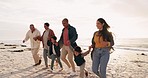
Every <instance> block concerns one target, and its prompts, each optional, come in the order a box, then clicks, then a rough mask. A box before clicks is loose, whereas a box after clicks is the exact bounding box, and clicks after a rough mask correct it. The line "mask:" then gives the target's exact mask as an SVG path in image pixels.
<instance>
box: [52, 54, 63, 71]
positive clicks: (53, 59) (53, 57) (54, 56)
mask: <svg viewBox="0 0 148 78" xmlns="http://www.w3.org/2000/svg"><path fill="white" fill-rule="evenodd" d="M56 58H57V61H58V63H59V65H60V67H61V68H63V66H62V63H61V61H60V57H57V56H56V55H54V54H52V55H51V59H52V61H51V70H53V66H54V61H55V59H56Z"/></svg>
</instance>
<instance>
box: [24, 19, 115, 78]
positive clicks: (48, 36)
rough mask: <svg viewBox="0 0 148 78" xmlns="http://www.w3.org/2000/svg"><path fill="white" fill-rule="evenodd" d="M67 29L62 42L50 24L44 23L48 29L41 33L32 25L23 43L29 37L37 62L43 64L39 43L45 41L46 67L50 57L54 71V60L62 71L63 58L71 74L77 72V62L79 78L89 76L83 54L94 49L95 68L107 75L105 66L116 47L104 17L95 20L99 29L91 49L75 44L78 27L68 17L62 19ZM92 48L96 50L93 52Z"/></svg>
mask: <svg viewBox="0 0 148 78" xmlns="http://www.w3.org/2000/svg"><path fill="white" fill-rule="evenodd" d="M62 24H63V26H64V28H63V29H62V33H61V36H60V39H59V41H57V37H56V36H55V34H54V32H53V30H52V29H50V28H49V23H44V28H45V31H44V32H43V34H42V35H41V34H40V31H39V30H38V29H36V28H35V27H34V25H33V24H31V25H30V30H29V31H28V32H27V34H26V37H25V39H24V40H23V43H24V42H26V41H27V40H28V39H30V43H31V52H32V56H33V58H34V62H35V65H34V66H37V65H40V64H41V57H40V56H39V55H38V52H39V48H40V42H41V41H42V44H43V58H44V62H45V66H46V68H48V66H49V65H48V58H50V59H51V66H50V69H51V71H53V70H54V68H53V66H54V61H56V62H57V63H59V66H60V70H63V66H62V62H61V61H60V60H62V61H63V62H64V63H65V64H66V65H67V67H68V71H70V70H71V73H70V74H71V75H75V72H76V70H75V64H76V65H77V66H79V67H80V75H79V77H80V78H84V77H85V75H86V76H88V72H87V71H86V70H85V64H86V61H85V59H84V56H86V55H88V54H89V53H90V52H91V58H92V71H93V72H94V73H95V74H96V75H97V76H98V77H100V78H106V68H107V64H108V61H109V57H110V50H111V49H113V47H112V46H113V45H114V39H113V36H112V33H111V32H109V31H108V29H109V28H110V26H109V25H108V24H107V23H106V21H105V20H104V19H103V18H99V19H98V20H97V21H96V26H97V28H98V31H96V32H95V33H94V35H93V37H92V45H90V46H89V47H88V51H86V52H82V50H81V47H79V46H78V45H77V43H76V40H77V39H78V34H77V31H76V29H75V27H73V26H71V25H70V24H69V21H68V19H67V18H64V19H63V20H62ZM91 49H93V50H92V51H91Z"/></svg>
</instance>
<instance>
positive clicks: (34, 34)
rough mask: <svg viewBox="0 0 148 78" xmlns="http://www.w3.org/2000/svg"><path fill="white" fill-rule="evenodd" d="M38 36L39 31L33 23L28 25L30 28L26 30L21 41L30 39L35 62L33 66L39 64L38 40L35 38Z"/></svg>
mask: <svg viewBox="0 0 148 78" xmlns="http://www.w3.org/2000/svg"><path fill="white" fill-rule="evenodd" d="M39 36H40V31H39V30H37V29H36V28H35V27H34V25H33V24H31V25H30V30H29V31H28V32H27V34H26V37H25V39H24V40H23V43H24V42H26V41H28V40H29V39H30V43H31V52H32V56H33V59H34V62H35V65H34V66H37V65H40V64H41V57H40V56H39V54H38V52H39V48H40V41H39V40H38V39H37V38H38V37H39Z"/></svg>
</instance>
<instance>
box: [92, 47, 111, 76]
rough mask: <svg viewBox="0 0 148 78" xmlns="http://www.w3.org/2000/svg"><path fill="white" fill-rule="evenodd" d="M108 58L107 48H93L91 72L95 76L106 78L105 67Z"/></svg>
mask: <svg viewBox="0 0 148 78" xmlns="http://www.w3.org/2000/svg"><path fill="white" fill-rule="evenodd" d="M109 57H110V53H109V48H95V50H94V52H93V62H92V71H93V72H94V73H95V74H96V75H97V76H100V77H101V78H106V67H107V63H108V61H109ZM98 70H99V71H98Z"/></svg>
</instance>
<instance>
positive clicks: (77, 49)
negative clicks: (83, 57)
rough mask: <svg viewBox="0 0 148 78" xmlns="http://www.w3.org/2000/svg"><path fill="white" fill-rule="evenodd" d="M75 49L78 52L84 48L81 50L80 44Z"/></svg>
mask: <svg viewBox="0 0 148 78" xmlns="http://www.w3.org/2000/svg"><path fill="white" fill-rule="evenodd" d="M74 50H75V51H77V52H82V50H81V48H80V47H79V46H77V47H75V49H74Z"/></svg>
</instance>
